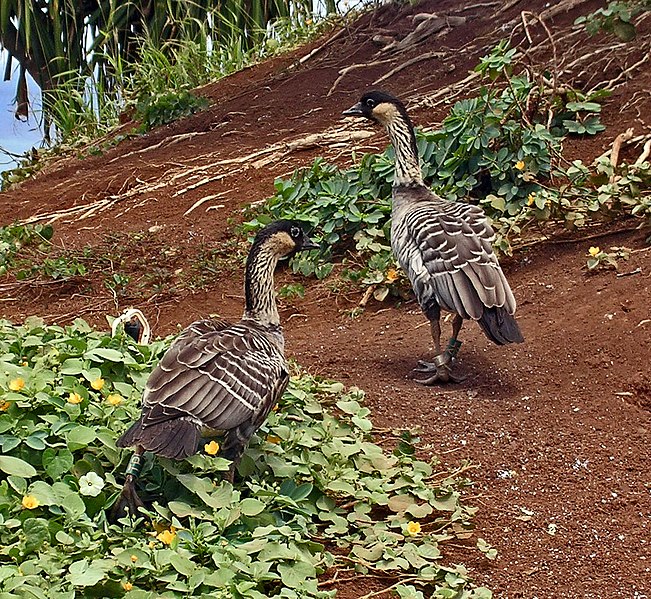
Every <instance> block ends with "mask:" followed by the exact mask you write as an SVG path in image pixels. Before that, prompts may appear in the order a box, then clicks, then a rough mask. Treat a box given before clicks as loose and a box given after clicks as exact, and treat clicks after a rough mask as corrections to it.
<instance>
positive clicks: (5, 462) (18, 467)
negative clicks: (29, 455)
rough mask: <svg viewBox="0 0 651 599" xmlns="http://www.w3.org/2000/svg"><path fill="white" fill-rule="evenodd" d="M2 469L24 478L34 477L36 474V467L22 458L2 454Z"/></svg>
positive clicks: (0, 456)
mask: <svg viewBox="0 0 651 599" xmlns="http://www.w3.org/2000/svg"><path fill="white" fill-rule="evenodd" d="M0 470H2V472H4V473H5V474H12V475H14V476H21V477H22V478H32V477H33V476H36V474H37V472H36V468H34V466H32V465H31V464H28V463H27V462H25V461H24V460H21V459H20V458H15V457H13V456H8V455H0Z"/></svg>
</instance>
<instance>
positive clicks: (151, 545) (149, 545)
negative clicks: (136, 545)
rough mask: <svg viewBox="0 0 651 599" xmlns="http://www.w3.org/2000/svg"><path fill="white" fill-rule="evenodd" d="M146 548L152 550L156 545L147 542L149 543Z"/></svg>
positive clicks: (152, 542)
mask: <svg viewBox="0 0 651 599" xmlns="http://www.w3.org/2000/svg"><path fill="white" fill-rule="evenodd" d="M147 547H149V548H150V549H153V548H154V547H156V543H154V541H149V543H147Z"/></svg>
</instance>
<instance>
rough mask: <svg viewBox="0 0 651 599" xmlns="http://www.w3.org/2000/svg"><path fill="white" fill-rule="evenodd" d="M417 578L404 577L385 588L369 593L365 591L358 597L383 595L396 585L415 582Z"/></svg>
mask: <svg viewBox="0 0 651 599" xmlns="http://www.w3.org/2000/svg"><path fill="white" fill-rule="evenodd" d="M417 580H418V576H412V577H410V578H404V579H403V580H399V581H398V582H395V583H394V584H392V585H391V586H388V587H387V588H386V589H382V590H381V591H372V592H371V593H367V594H366V595H364V596H362V597H360V598H359V599H370V598H371V597H379V596H380V595H384V594H385V593H388V592H389V591H391V590H393V589H395V588H396V587H397V586H400V585H401V584H405V583H407V582H416V581H417Z"/></svg>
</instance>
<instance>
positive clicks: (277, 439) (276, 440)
mask: <svg viewBox="0 0 651 599" xmlns="http://www.w3.org/2000/svg"><path fill="white" fill-rule="evenodd" d="M281 440H282V439H281V438H280V437H277V436H276V435H267V443H273V444H274V445H278V443H280V441H281Z"/></svg>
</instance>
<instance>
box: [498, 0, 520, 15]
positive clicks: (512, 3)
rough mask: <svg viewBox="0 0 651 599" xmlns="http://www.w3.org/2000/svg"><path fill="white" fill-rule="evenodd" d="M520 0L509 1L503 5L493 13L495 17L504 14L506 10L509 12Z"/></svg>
mask: <svg viewBox="0 0 651 599" xmlns="http://www.w3.org/2000/svg"><path fill="white" fill-rule="evenodd" d="M519 3H520V0H509V1H508V2H506V3H504V5H503V6H502V7H501V8H499V9H498V10H496V11H495V16H498V15H501V14H502V13H503V12H506V11H507V10H510V9H511V8H513V7H514V6H515V5H516V4H519Z"/></svg>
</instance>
